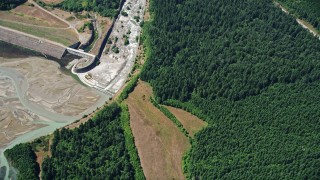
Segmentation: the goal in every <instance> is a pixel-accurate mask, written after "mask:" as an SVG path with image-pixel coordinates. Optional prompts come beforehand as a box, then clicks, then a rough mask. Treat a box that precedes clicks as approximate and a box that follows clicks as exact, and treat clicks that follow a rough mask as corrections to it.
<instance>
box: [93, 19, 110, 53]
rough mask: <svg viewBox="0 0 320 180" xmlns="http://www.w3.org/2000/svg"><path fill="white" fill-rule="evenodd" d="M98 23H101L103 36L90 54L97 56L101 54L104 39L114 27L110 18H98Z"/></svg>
mask: <svg viewBox="0 0 320 180" xmlns="http://www.w3.org/2000/svg"><path fill="white" fill-rule="evenodd" d="M97 23H99V25H100V27H101V30H102V35H101V36H100V38H98V39H97V41H96V44H95V46H94V48H93V49H92V50H91V51H90V53H92V54H95V55H97V54H98V53H99V50H100V47H101V45H102V42H103V39H104V38H105V35H106V34H107V32H108V31H109V29H110V27H111V25H112V20H111V19H110V18H106V17H101V16H98V18H97Z"/></svg>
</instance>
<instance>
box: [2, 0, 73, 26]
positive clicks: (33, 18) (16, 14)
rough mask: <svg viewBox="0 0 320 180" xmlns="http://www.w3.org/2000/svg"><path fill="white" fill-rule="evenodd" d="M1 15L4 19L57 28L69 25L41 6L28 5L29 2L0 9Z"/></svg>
mask: <svg viewBox="0 0 320 180" xmlns="http://www.w3.org/2000/svg"><path fill="white" fill-rule="evenodd" d="M0 16H1V19H2V20H8V21H13V22H19V23H25V24H31V25H37V26H45V27H55V28H67V27H68V26H69V25H68V24H66V23H65V22H63V21H60V20H59V19H57V18H56V17H54V16H52V15H50V14H48V13H47V12H44V11H43V10H41V9H40V8H38V7H36V6H30V5H28V3H25V4H23V5H20V6H18V7H17V8H15V9H13V10H11V11H0Z"/></svg>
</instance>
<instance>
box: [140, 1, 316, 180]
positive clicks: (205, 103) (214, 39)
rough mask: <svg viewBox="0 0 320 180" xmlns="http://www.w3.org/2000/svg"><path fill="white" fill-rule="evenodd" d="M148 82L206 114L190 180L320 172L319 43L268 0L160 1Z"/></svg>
mask: <svg viewBox="0 0 320 180" xmlns="http://www.w3.org/2000/svg"><path fill="white" fill-rule="evenodd" d="M150 10H151V13H152V16H151V17H152V21H151V22H146V23H145V24H144V31H145V32H146V35H145V36H144V37H143V38H144V45H145V46H146V48H147V51H146V52H147V57H148V60H147V62H146V64H145V67H144V69H143V71H142V74H141V78H142V79H143V80H145V81H148V82H150V84H151V85H152V87H153V90H154V93H155V95H156V99H157V101H158V102H160V103H163V104H167V105H172V106H175V107H179V108H183V109H185V110H187V111H189V112H191V113H193V114H195V115H197V116H199V117H200V118H202V119H204V120H206V121H207V122H208V123H209V126H208V127H207V128H206V129H204V130H202V131H200V132H199V133H198V134H196V136H195V140H194V141H193V142H192V149H191V150H190V152H189V153H188V155H187V156H186V157H185V161H184V163H185V164H184V170H185V173H186V175H187V177H188V178H189V179H317V178H319V177H320V146H319V144H320V123H319V122H320V111H319V109H320V103H319V101H320V42H319V40H318V39H317V38H315V37H314V36H313V35H312V34H311V33H309V32H308V31H307V30H305V29H303V28H302V27H301V26H300V25H299V24H298V23H297V22H296V21H295V18H294V17H292V16H290V15H287V14H285V13H284V12H282V11H281V9H280V8H278V7H276V6H275V4H274V3H273V2H272V1H266V0H241V1H239V0H224V1H221V0H152V1H151V4H150Z"/></svg>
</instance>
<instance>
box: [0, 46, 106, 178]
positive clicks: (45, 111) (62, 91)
mask: <svg viewBox="0 0 320 180" xmlns="http://www.w3.org/2000/svg"><path fill="white" fill-rule="evenodd" d="M47 58H48V57H43V56H42V55H41V54H38V53H35V52H32V51H29V50H26V49H22V48H19V47H16V46H12V45H9V44H7V43H3V42H0V78H6V79H8V81H9V82H10V81H11V85H12V87H14V92H15V98H16V99H17V101H18V102H19V103H20V104H21V107H23V108H24V109H25V110H24V112H28V113H30V114H32V116H30V117H37V118H35V119H32V120H31V121H30V122H28V125H30V124H31V125H39V126H37V127H36V128H34V129H32V130H29V131H26V132H25V133H17V134H18V135H17V136H15V137H14V138H13V139H12V140H10V142H8V143H6V144H5V145H4V144H0V153H1V155H0V180H2V179H9V177H11V178H12V177H13V178H14V177H15V175H14V174H15V170H14V169H13V168H11V167H9V165H8V162H7V160H6V159H5V157H4V154H3V153H4V151H5V150H6V149H9V148H12V147H13V146H15V145H17V144H19V143H24V142H29V141H32V140H33V139H35V138H38V137H41V136H44V135H47V134H50V133H52V132H54V131H55V130H56V129H58V128H61V127H63V126H66V125H68V124H70V123H72V122H74V121H76V120H78V119H80V118H82V117H83V115H85V114H88V113H91V112H92V111H94V110H95V109H96V108H98V107H101V106H103V105H104V104H105V102H106V101H107V100H109V98H111V97H110V96H108V95H106V94H104V93H101V92H99V91H97V90H94V89H91V88H88V87H83V85H80V83H78V82H77V81H76V80H75V79H73V78H71V76H70V73H69V72H68V70H66V69H65V68H64V66H65V65H66V64H67V63H68V62H69V61H70V60H72V57H69V58H66V59H64V60H62V61H60V60H56V59H53V58H51V59H47ZM33 59H34V61H36V62H35V64H36V65H37V64H38V62H40V63H39V64H41V63H46V64H44V66H46V68H50V67H53V68H51V69H50V72H49V75H48V77H50V74H52V72H54V73H53V75H52V76H54V75H57V77H62V78H61V79H60V78H56V79H54V80H52V82H57V83H58V84H57V85H56V86H55V85H52V83H50V84H49V85H50V86H48V87H46V85H48V83H46V82H45V81H46V80H43V79H39V77H33V76H32V73H33V72H38V70H36V71H34V69H32V68H30V67H33V68H34V66H35V65H33V66H32V61H33ZM49 61H50V62H49ZM48 63H49V64H48ZM39 66H40V65H39ZM54 67H59V68H54ZM19 68H20V69H19ZM28 68H29V69H31V70H33V71H31V72H26V71H28ZM39 71H40V70H39ZM44 73H45V71H44V72H41V74H39V75H37V76H43V74H44ZM30 74H31V75H30ZM58 75H59V76H58ZM36 78H38V79H36ZM50 78H52V77H50ZM64 79H66V80H65V81H64ZM70 82H72V83H74V84H73V85H72V86H71V85H69V84H70ZM39 83H40V85H38V86H36V85H37V84H39ZM41 83H42V84H41ZM64 83H65V84H64ZM36 87H42V88H41V90H39V92H37V89H36ZM46 88H48V89H46ZM31 91H32V92H31ZM53 92H54V93H56V94H54V93H53ZM45 93H48V97H47V96H46V94H45ZM34 94H35V95H37V94H40V95H39V97H38V96H35V95H34ZM52 94H54V95H52ZM32 95H33V96H32ZM41 95H42V96H41ZM42 97H43V99H44V100H43V99H41V98H42ZM49 97H50V98H49ZM56 97H59V98H58V99H55V98H56ZM1 98H3V97H1V94H0V101H1ZM9 99H10V98H9ZM78 101H79V102H80V103H83V107H82V104H80V105H78V104H77V102H78ZM47 104H48V106H47V107H46V105H47ZM68 104H69V105H68ZM5 105H6V103H2V104H1V103H0V110H1V108H5V107H4V106H5ZM64 105H66V106H64ZM1 106H2V107H1ZM75 106H76V107H77V108H76V109H72V108H73V107H75ZM21 107H20V109H19V108H18V110H21ZM51 107H53V109H54V110H51V109H50V108H51ZM68 108H70V111H67V110H68ZM9 109H12V106H10V108H9ZM18 110H16V111H18ZM13 114H14V115H16V114H17V113H13ZM0 116H1V114H0ZM3 119H5V117H0V122H1V121H4V120H3ZM29 119H30V118H29ZM23 120H24V119H23ZM10 121H19V117H18V118H17V119H14V120H10ZM22 122H24V121H21V122H19V123H22ZM0 128H4V127H0ZM4 134H6V132H5V133H4ZM9 174H10V176H9Z"/></svg>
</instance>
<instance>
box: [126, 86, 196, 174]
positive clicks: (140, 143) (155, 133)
mask: <svg viewBox="0 0 320 180" xmlns="http://www.w3.org/2000/svg"><path fill="white" fill-rule="evenodd" d="M151 95H152V89H151V87H150V86H149V85H148V84H147V83H145V82H142V81H140V82H139V83H138V85H137V87H136V88H135V90H134V91H133V92H132V93H131V94H130V95H129V97H128V99H127V100H126V101H125V103H126V104H128V107H129V112H130V126H131V129H132V133H133V135H134V138H135V145H136V147H137V149H138V154H139V157H140V160H141V165H142V168H143V171H144V174H145V176H146V178H147V179H185V177H184V175H183V171H182V158H183V155H184V153H185V152H186V151H187V149H188V148H190V144H189V140H188V138H187V137H185V136H184V134H183V133H181V131H179V129H178V128H177V127H176V126H175V124H174V123H173V122H172V121H170V120H169V119H168V118H167V117H166V116H165V115H164V114H163V113H162V112H161V111H159V110H158V109H157V108H156V107H154V106H153V105H152V103H151V102H150V101H149V98H150V96H151Z"/></svg>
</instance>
